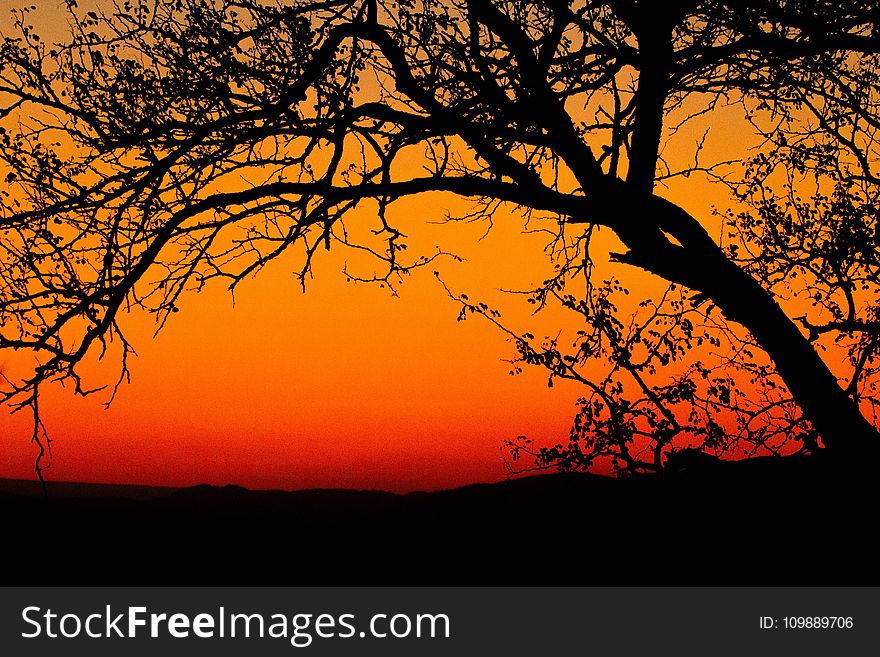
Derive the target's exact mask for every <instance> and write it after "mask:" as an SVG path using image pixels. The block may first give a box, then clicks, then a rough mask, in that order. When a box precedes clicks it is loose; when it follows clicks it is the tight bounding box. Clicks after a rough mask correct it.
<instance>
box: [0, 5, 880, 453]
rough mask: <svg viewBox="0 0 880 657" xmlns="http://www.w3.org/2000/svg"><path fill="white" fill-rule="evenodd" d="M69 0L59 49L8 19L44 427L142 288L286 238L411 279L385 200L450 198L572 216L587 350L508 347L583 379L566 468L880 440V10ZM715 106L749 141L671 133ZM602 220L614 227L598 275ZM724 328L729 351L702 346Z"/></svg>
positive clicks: (5, 114)
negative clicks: (370, 260) (692, 189)
mask: <svg viewBox="0 0 880 657" xmlns="http://www.w3.org/2000/svg"><path fill="white" fill-rule="evenodd" d="M68 11H69V14H70V24H71V25H72V33H71V35H70V38H69V39H68V40H67V41H66V42H64V43H59V44H54V45H53V44H48V43H46V42H45V41H44V40H43V39H42V38H41V37H40V36H39V35H38V34H37V33H36V31H35V30H34V28H33V27H32V26H31V25H30V23H29V10H27V9H23V10H20V11H16V12H14V14H13V16H14V23H15V29H14V30H13V31H12V32H10V33H9V34H7V35H6V36H5V37H4V39H3V44H2V50H0V93H2V102H3V109H2V121H3V128H2V139H0V158H2V161H3V163H4V166H5V168H6V171H5V180H6V184H7V188H6V189H5V190H4V191H3V192H2V193H3V198H4V202H3V207H2V213H3V215H2V216H3V218H2V231H3V239H2V250H3V253H2V258H0V262H2V264H0V319H2V327H3V328H2V332H0V347H2V348H4V349H22V350H27V351H30V352H33V353H35V354H36V355H37V356H38V359H39V361H38V362H39V364H38V365H37V366H36V367H35V370H34V372H33V373H32V374H31V375H29V376H27V377H24V378H22V379H20V380H10V381H9V382H8V383H9V389H8V391H7V393H6V398H7V401H8V402H10V403H11V404H12V405H13V407H15V408H18V409H23V408H28V409H31V410H33V412H34V417H35V428H34V438H35V440H37V442H39V443H41V444H42V443H43V442H44V432H43V430H42V428H41V425H40V423H39V413H38V398H39V389H40V386H41V385H43V384H44V383H45V382H47V381H51V380H58V379H61V380H69V381H72V382H73V383H74V384H75V389H76V392H78V393H81V394H82V393H87V392H89V391H88V390H86V389H84V387H83V385H82V384H81V379H80V376H79V374H78V369H77V368H78V365H79V364H80V363H81V362H82V361H83V359H84V358H85V357H86V355H87V354H88V353H94V352H95V351H96V350H106V349H108V348H112V345H117V348H118V349H119V350H120V354H121V363H122V366H121V378H120V381H121V380H123V379H125V378H126V377H127V376H128V369H127V365H126V362H127V361H126V358H127V356H128V355H129V353H130V351H131V346H130V345H129V343H128V342H127V341H126V338H125V334H124V332H123V325H122V319H123V318H124V316H125V311H126V309H128V308H131V307H142V308H146V309H148V310H150V311H151V312H154V313H155V314H156V316H157V321H158V322H159V323H160V326H161V324H164V322H165V321H166V319H167V318H168V316H169V315H170V314H171V313H173V312H175V311H176V310H177V302H178V299H179V298H180V296H181V295H182V294H185V293H187V292H189V291H191V290H198V289H201V288H202V287H203V286H205V285H207V284H210V283H212V282H213V281H215V279H218V280H221V281H224V282H226V283H227V284H228V285H229V287H230V289H232V290H234V289H235V288H236V286H237V285H238V284H239V282H240V281H242V280H243V279H245V278H246V277H248V276H251V275H253V274H255V273H257V272H258V271H259V270H260V269H261V268H262V267H264V266H265V265H266V264H267V263H268V262H270V261H271V260H273V259H274V258H276V257H278V256H279V255H280V254H281V253H284V252H286V251H289V250H299V252H300V253H301V256H302V272H301V276H302V277H305V276H306V275H307V273H308V272H309V269H310V265H311V263H312V261H313V259H314V258H315V257H317V256H318V255H319V254H320V252H321V251H322V250H324V249H329V248H331V247H334V246H335V247H336V248H350V249H356V250H360V251H366V252H368V253H371V254H372V255H373V256H374V257H375V258H376V259H377V260H378V261H380V262H382V263H383V270H382V273H381V274H379V275H378V276H377V277H376V279H380V280H385V281H390V280H392V279H393V278H394V277H396V276H399V275H400V274H402V273H405V272H407V271H408V270H410V269H411V268H413V267H419V266H425V265H428V264H429V263H431V262H432V261H433V260H434V259H435V258H436V257H438V256H439V255H440V254H420V255H417V256H414V257H413V258H412V259H409V260H407V259H406V253H405V247H406V244H405V240H404V236H403V235H402V234H401V232H400V231H399V230H398V229H397V228H395V226H394V225H393V222H392V221H391V220H390V219H389V214H388V212H387V211H388V208H389V206H390V205H391V204H392V203H393V202H394V201H396V200H398V199H400V198H402V197H405V196H411V195H417V194H424V193H428V192H445V193H449V194H455V195H459V196H463V197H467V198H469V199H472V200H473V201H474V203H475V210H474V212H473V214H471V215H468V216H469V218H479V217H483V218H492V217H495V218H500V217H502V216H503V215H504V213H505V212H506V211H508V210H517V211H520V212H522V213H525V214H526V215H529V216H530V215H532V214H536V215H537V214H541V215H544V216H546V215H550V216H552V217H554V218H555V220H556V223H557V226H558V231H557V234H556V235H555V236H554V241H553V242H552V244H551V253H552V254H553V255H554V256H555V257H556V258H557V275H556V276H555V277H554V278H553V279H551V280H549V281H547V282H546V283H545V284H544V285H543V286H542V287H541V288H540V289H538V290H536V291H535V293H534V295H533V297H532V301H533V302H535V303H536V304H538V305H539V306H540V305H544V304H546V303H550V302H553V301H554V300H555V301H557V302H559V303H561V304H562V305H563V306H564V307H566V308H568V309H570V310H572V311H573V312H575V313H577V314H578V315H579V317H581V318H582V321H583V322H584V329H583V330H582V331H580V332H579V333H578V335H577V337H576V338H575V339H574V341H573V347H574V349H573V352H572V353H565V351H566V350H564V349H562V348H561V347H560V345H559V344H558V342H555V341H553V340H551V341H549V342H546V343H544V344H542V345H538V344H536V343H535V342H534V338H533V336H531V335H529V334H518V333H517V334H515V336H516V341H517V342H516V343H517V346H518V349H519V352H520V356H521V359H522V360H524V361H525V362H527V363H533V364H538V365H541V366H543V367H548V368H549V369H550V370H551V377H552V376H566V377H569V378H575V379H577V380H580V381H582V382H583V383H584V384H585V385H587V386H589V389H590V394H589V395H588V396H587V397H585V399H584V400H583V402H582V404H581V410H580V413H579V415H578V419H577V421H576V423H575V428H574V429H573V432H572V443H571V444H570V445H569V446H566V447H563V446H559V447H557V448H553V449H550V450H546V449H545V450H541V451H540V452H539V453H538V454H539V458H541V459H543V462H544V463H554V464H557V465H562V466H563V467H583V466H587V465H590V464H591V463H592V462H593V460H594V459H595V458H598V457H601V456H611V457H612V458H614V459H615V460H616V461H617V463H618V465H619V466H620V467H622V468H625V469H646V468H647V469H658V468H662V467H664V464H665V463H666V460H667V459H668V458H669V457H670V455H671V454H673V453H674V452H675V450H676V449H678V448H680V447H681V446H682V445H683V444H685V443H683V442H682V440H684V441H685V442H687V441H690V442H687V444H695V445H696V446H697V447H706V448H708V449H722V451H723V450H724V449H727V448H728V447H729V446H730V445H731V444H735V445H739V444H740V443H742V441H745V442H746V443H747V444H746V451H754V450H753V449H752V448H751V447H753V448H755V449H757V448H759V447H762V446H763V447H764V448H766V449H770V450H771V451H776V450H778V449H780V443H779V441H778V440H776V439H778V438H780V437H781V440H782V442H783V443H790V442H791V441H795V442H798V444H800V445H801V446H802V447H803V448H804V449H808V450H812V451H815V450H818V449H820V448H824V449H825V450H826V451H828V452H829V453H834V454H840V455H845V456H851V455H853V454H859V453H864V452H865V451H866V450H874V449H876V448H877V445H878V444H880V443H878V435H877V430H876V428H875V427H874V426H873V424H872V422H871V421H870V420H869V418H868V416H867V415H866V413H869V412H870V411H871V409H872V408H873V405H872V404H873V401H872V391H873V385H874V383H873V379H872V375H873V374H874V372H875V370H876V368H877V353H876V352H877V340H878V335H880V324H878V310H877V309H878V302H877V297H878V281H877V272H878V264H880V263H878V254H877V239H878V235H880V223H878V218H877V210H876V208H877V200H878V191H880V187H878V184H877V183H878V178H877V173H876V170H875V168H876V165H877V157H876V156H877V144H876V141H875V140H876V134H877V129H878V118H877V111H876V110H877V102H878V96H877V92H878V70H880V68H878V52H880V35H878V33H877V31H876V29H875V18H876V15H877V11H878V5H877V3H876V2H864V0H858V1H856V0H844V1H843V2H833V3H832V2H827V1H825V0H746V1H738V2H726V1H724V0H671V1H670V2H665V3H651V2H647V1H646V0H584V1H581V2H568V1H565V0H543V1H542V2H536V3H522V2H505V1H502V0H402V1H399V2H393V3H392V2H381V1H378V2H377V1H376V0H367V1H366V2H364V1H363V0H325V1H318V0H313V1H308V0H299V1H297V0H282V1H279V2H263V1H261V0H176V1H175V2H173V3H166V2H156V3H151V2H148V1H147V0H125V1H124V2H120V1H119V0H117V1H116V2H114V3H113V4H112V5H107V6H105V7H104V9H103V10H95V11H81V10H79V9H78V8H77V6H76V3H75V2H74V0H68ZM722 111H723V115H724V116H725V117H726V118H725V120H728V121H729V120H731V118H730V117H732V116H734V117H736V120H737V121H738V122H739V126H740V127H739V128H738V130H739V132H738V133H737V134H742V135H746V134H747V133H748V134H750V135H753V136H755V137H756V139H757V141H756V142H755V144H756V146H757V148H756V149H754V150H751V151H748V150H745V149H744V150H743V152H741V153H736V154H733V155H732V157H731V158H722V159H718V158H716V159H715V160H714V161H712V162H705V158H706V150H707V149H706V148H704V146H705V143H706V139H707V136H708V135H709V132H707V133H704V134H702V135H698V136H697V138H695V139H693V140H692V142H691V144H690V146H689V149H690V150H689V151H688V153H687V154H685V153H684V150H683V148H684V147H683V146H682V144H681V140H679V141H676V139H675V138H676V136H677V135H679V134H680V133H684V132H686V131H687V130H688V129H689V128H690V127H692V126H701V125H708V126H709V127H710V128H711V127H712V124H713V122H714V121H715V117H716V116H720V115H721V113H722ZM701 122H702V123H701ZM743 139H744V141H745V142H747V141H748V139H746V138H745V137H744V138H743ZM667 148H673V150H676V149H677V151H676V152H675V153H673V154H672V155H669V153H668V151H667V150H666V149H667ZM690 157H692V158H693V159H692V162H690V163H689V164H686V165H684V166H680V164H681V163H682V162H684V161H685V160H687V158H690ZM697 179H702V180H704V181H710V182H712V183H713V184H715V185H719V186H725V188H729V189H730V192H731V202H730V205H729V207H728V208H727V209H724V210H720V211H719V212H718V216H716V217H694V216H692V215H691V214H689V213H688V212H687V211H686V210H685V209H684V208H683V207H681V206H680V205H677V204H675V203H673V202H671V201H670V200H668V199H666V198H664V196H663V193H662V188H661V184H669V183H670V181H678V182H679V183H680V182H684V181H685V180H688V181H690V180H694V181H696V180H697ZM363 203H373V204H374V205H375V208H376V212H375V216H376V225H375V226H373V227H371V228H372V229H373V230H372V235H370V231H365V230H362V229H361V230H356V229H355V230H353V229H352V227H350V226H349V225H347V224H346V215H347V213H349V212H350V211H351V210H352V209H353V208H355V207H356V206H358V205H359V204H363ZM713 226H721V227H722V228H723V230H722V231H721V238H720V239H715V238H713V237H712V234H711V233H710V230H713ZM597 234H601V235H613V239H614V240H616V242H617V243H618V244H619V246H618V247H617V251H619V253H614V254H613V257H612V260H613V262H612V263H610V264H607V265H606V264H605V263H602V264H601V266H602V267H606V266H607V267H610V268H611V269H613V270H614V274H613V275H612V276H610V277H608V278H605V279H604V280H603V279H602V278H601V276H599V275H598V274H597V266H598V265H597V263H596V258H595V254H594V251H595V249H596V248H597V247H596V246H595V236H596V235H597ZM361 236H362V237H361ZM635 270H640V271H643V272H647V273H648V274H650V275H651V276H652V277H656V278H658V279H662V280H664V281H667V282H668V283H669V284H670V287H669V288H668V289H667V291H666V293H665V294H660V295H657V296H652V297H651V298H648V299H644V300H643V301H642V304H641V306H640V308H641V309H640V310H639V311H638V312H637V313H636V317H635V318H634V319H632V320H627V319H626V318H625V317H623V315H622V313H621V311H620V310H619V308H618V302H617V301H616V300H615V299H616V297H617V296H619V295H621V294H623V293H624V292H625V291H626V290H625V286H624V285H623V284H622V283H620V280H621V279H625V278H626V277H627V276H631V275H632V274H631V272H633V271H635ZM352 277H353V278H358V277H357V276H354V275H352ZM575 279H577V280H578V281H580V282H581V284H582V287H581V288H580V289H579V291H577V292H576V293H572V292H570V290H571V289H572V288H571V287H570V286H571V285H572V284H573V283H572V282H573V281H574V280H575ZM453 296H454V297H455V298H456V299H457V300H458V301H459V302H460V303H461V304H462V312H463V313H464V314H465V315H467V314H469V313H479V314H483V315H484V316H486V317H488V318H489V319H490V320H492V321H495V322H496V323H498V324H499V326H502V327H503V325H502V324H501V322H500V319H499V317H498V315H497V313H496V312H495V311H493V310H491V309H489V308H488V307H487V306H485V305H482V304H474V303H471V302H470V301H468V300H467V298H466V297H461V296H459V295H457V294H453ZM804 298H806V299H807V302H808V305H805V304H804V303H801V302H798V303H795V302H796V301H797V300H798V299H804ZM646 313H647V315H646ZM503 328H506V327H503ZM506 330H509V329H506ZM722 342H723V343H724V345H725V348H726V349H728V351H727V352H725V356H724V357H721V358H719V357H718V355H717V354H716V355H715V356H713V357H712V358H714V359H715V360H713V361H712V364H711V365H707V364H706V363H705V362H703V359H702V358H696V357H695V356H694V354H696V355H697V356H699V354H701V353H705V350H706V349H708V348H711V347H715V348H718V349H720V348H721V345H722ZM820 347H821V348H824V349H827V351H826V352H825V354H826V360H823V358H822V356H821V355H820V353H818V351H817V349H818V348H820ZM701 349H702V350H703V351H702V352H701V351H700V350H701ZM640 350H641V351H640ZM639 353H641V355H639ZM687 354H690V359H691V360H690V361H687V360H686V358H685V356H686V355H687ZM765 355H766V359H765ZM597 358H600V359H604V361H605V362H606V363H608V364H610V370H609V372H608V373H607V376H605V378H601V377H600V379H601V380H599V381H597V380H596V378H595V377H594V376H593V375H592V374H590V372H589V371H588V369H589V368H588V369H587V370H585V369H583V368H584V367H586V366H588V365H589V363H590V362H591V360H595V359H597ZM845 359H848V361H847V362H848V364H849V372H848V376H847V381H846V382H845V384H844V385H841V383H840V381H839V379H838V374H836V373H833V371H834V372H838V370H839V369H840V368H839V365H840V363H839V362H838V361H842V360H845ZM826 361H827V362H826ZM685 362H686V363H687V365H686V367H679V368H678V369H676V367H674V366H675V365H676V364H679V363H685ZM829 365H831V367H830V366H829ZM667 371H671V372H672V374H671V375H669V376H668V379H669V380H668V381H666V382H665V383H658V382H656V381H654V378H655V377H656V376H659V375H662V374H664V372H667ZM743 373H745V376H747V378H749V379H750V381H751V383H752V384H753V387H756V389H757V388H760V389H761V390H763V392H761V391H760V390H757V392H755V394H758V395H763V397H762V398H761V399H758V400H751V401H750V398H749V397H748V394H747V393H750V392H753V391H750V390H744V389H742V388H741V384H742V382H743V379H742V376H743ZM622 377H628V379H627V381H628V382H627V383H624V382H623V380H622ZM551 380H552V379H551ZM114 390H115V389H114ZM633 394H635V396H636V397H635V398H632V395H633ZM749 404H751V406H750V405H749ZM719 413H721V414H722V415H723V414H724V413H728V414H732V415H733V416H735V417H738V418H739V431H738V432H737V431H736V430H731V429H730V428H726V427H725V426H724V424H725V420H724V417H721V416H719ZM756 418H760V419H761V421H760V422H759V424H760V426H759V427H757V428H756V426H753V424H752V423H753V421H754V420H755V419H756ZM773 436H775V437H776V438H773ZM774 440H776V442H774ZM694 441H696V442H695V443H694ZM749 445H751V447H749ZM740 446H742V445H740ZM515 449H516V447H515ZM527 449H528V448H527ZM39 468H40V464H39V462H38V469H39Z"/></svg>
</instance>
